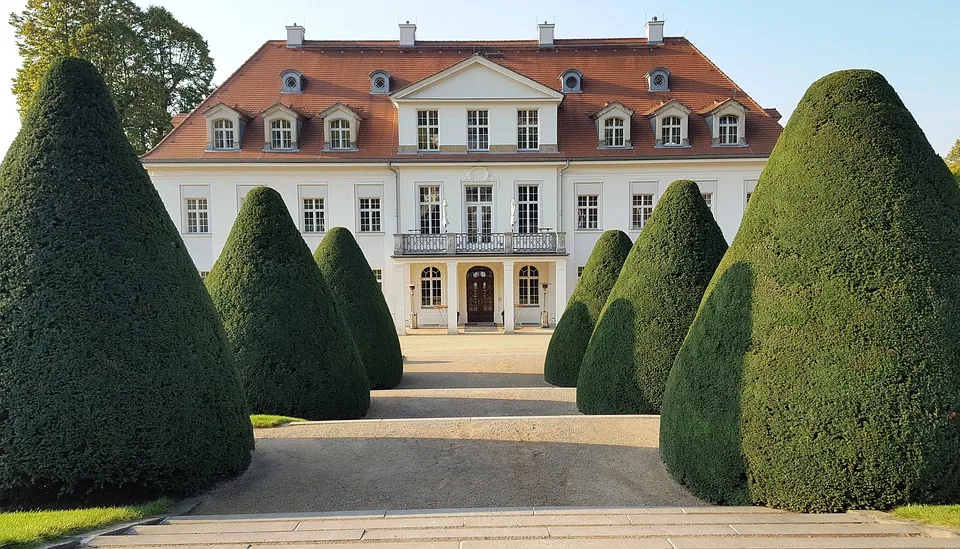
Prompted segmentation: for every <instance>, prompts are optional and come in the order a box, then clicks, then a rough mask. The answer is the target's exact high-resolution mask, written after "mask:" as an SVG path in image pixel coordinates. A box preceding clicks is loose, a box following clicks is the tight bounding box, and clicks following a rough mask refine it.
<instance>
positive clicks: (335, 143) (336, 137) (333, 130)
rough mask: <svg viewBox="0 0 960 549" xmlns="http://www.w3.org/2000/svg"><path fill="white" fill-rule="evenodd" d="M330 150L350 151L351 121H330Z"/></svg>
mask: <svg viewBox="0 0 960 549" xmlns="http://www.w3.org/2000/svg"><path fill="white" fill-rule="evenodd" d="M330 148H331V149H349V148H350V121H349V120H343V119H339V120H331V121H330Z"/></svg>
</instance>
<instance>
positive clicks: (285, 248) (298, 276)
mask: <svg viewBox="0 0 960 549" xmlns="http://www.w3.org/2000/svg"><path fill="white" fill-rule="evenodd" d="M207 289H208V290H209V291H210V296H211V297H212V298H213V303H214V304H215V305H216V307H217V309H218V310H219V311H220V315H221V317H222V318H223V325H224V328H225V329H226V332H227V337H228V339H229V340H230V343H231V345H232V346H233V350H234V353H235V354H236V357H237V366H238V368H239V371H240V377H241V379H242V380H243V384H244V387H245V389H246V392H247V400H248V401H249V403H250V408H251V410H252V411H253V413H255V414H270V415H281V416H293V417H301V418H306V419H310V420H323V419H354V418H359V417H363V416H364V415H366V413H367V408H369V406H370V382H369V380H368V379H367V375H366V373H365V372H364V370H363V363H362V362H361V359H360V354H359V352H357V346H356V345H355V344H354V342H353V338H352V336H351V335H350V329H349V328H347V325H346V323H345V322H344V320H343V316H342V315H341V314H340V311H339V309H338V308H337V304H336V300H335V299H334V297H333V295H332V293H331V292H330V289H329V288H327V284H326V282H324V280H323V275H321V274H320V269H319V268H317V264H316V263H314V260H313V257H312V256H311V255H310V249H309V248H308V247H307V244H306V242H304V241H303V237H301V236H300V232H299V231H298V230H297V227H296V225H295V224H294V222H293V219H292V218H291V217H290V213H289V212H288V211H287V207H286V205H285V204H284V203H283V198H282V197H281V196H280V193H278V192H277V191H275V190H273V189H270V188H268V187H258V188H256V189H253V190H252V191H250V192H249V193H247V196H246V198H245V199H244V203H243V207H242V208H241V209H240V213H239V214H238V216H237V219H236V221H235V222H234V225H233V229H231V231H230V236H229V237H228V238H227V242H226V245H225V246H224V248H223V251H222V252H221V253H220V258H219V259H217V262H216V264H214V266H213V268H212V269H211V270H210V274H209V275H207Z"/></svg>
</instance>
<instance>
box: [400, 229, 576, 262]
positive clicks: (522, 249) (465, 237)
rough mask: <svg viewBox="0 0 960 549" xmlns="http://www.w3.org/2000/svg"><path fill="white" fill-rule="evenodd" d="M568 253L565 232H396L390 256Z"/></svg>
mask: <svg viewBox="0 0 960 549" xmlns="http://www.w3.org/2000/svg"><path fill="white" fill-rule="evenodd" d="M566 253H567V244H566V234H565V233H562V232H539V233H442V234H416V233H411V234H395V235H393V255H395V256H403V255H457V254H503V255H513V254H558V255H564V254H566Z"/></svg>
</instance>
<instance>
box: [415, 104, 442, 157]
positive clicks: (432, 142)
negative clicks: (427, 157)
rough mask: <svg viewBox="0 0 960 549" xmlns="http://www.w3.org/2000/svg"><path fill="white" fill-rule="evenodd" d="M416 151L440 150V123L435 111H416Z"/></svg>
mask: <svg viewBox="0 0 960 549" xmlns="http://www.w3.org/2000/svg"><path fill="white" fill-rule="evenodd" d="M417 149H419V150H421V151H436V150H439V149H440V122H439V115H438V114H437V111H417Z"/></svg>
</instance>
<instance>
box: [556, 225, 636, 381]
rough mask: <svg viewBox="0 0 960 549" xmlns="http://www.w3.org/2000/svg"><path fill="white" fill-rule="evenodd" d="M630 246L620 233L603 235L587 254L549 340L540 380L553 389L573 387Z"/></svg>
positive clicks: (628, 239) (625, 237)
mask: <svg viewBox="0 0 960 549" xmlns="http://www.w3.org/2000/svg"><path fill="white" fill-rule="evenodd" d="M632 245H633V242H631V241H630V237H629V236H627V235H626V233H624V232H623V231H616V230H613V231H606V232H604V233H603V235H601V236H600V240H598V241H597V243H596V245H595V246H594V247H593V251H592V252H590V258H589V259H588V260H587V265H586V266H585V267H584V268H583V273H582V274H581V275H580V280H578V281H577V287H576V288H574V290H573V294H572V295H571V296H570V301H569V302H568V303H567V308H566V310H564V311H563V316H561V317H560V322H558V323H557V327H556V329H555V330H554V332H553V336H551V337H550V345H549V346H548V347H547V358H546V360H545V361H544V363H543V378H544V379H545V380H546V381H547V383H550V384H552V385H558V386H560V387H576V386H577V376H579V375H580V363H581V362H583V353H584V352H585V351H586V350H587V343H588V342H589V341H590V335H591V334H592V333H593V328H594V326H595V325H596V322H597V317H598V316H600V310H601V309H602V308H603V304H604V303H606V301H607V296H608V295H609V294H610V289H611V288H613V284H614V283H615V282H616V281H617V276H619V275H620V267H621V266H623V261H624V260H625V259H626V258H627V254H629V253H630V247H631V246H632Z"/></svg>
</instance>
